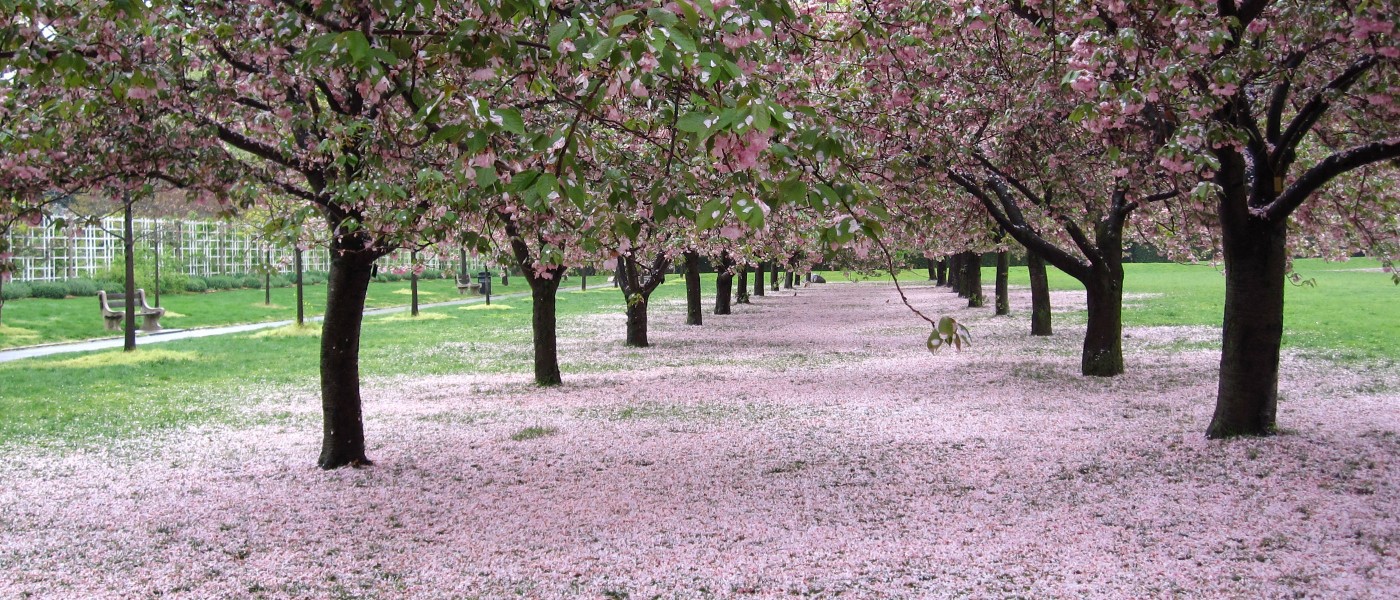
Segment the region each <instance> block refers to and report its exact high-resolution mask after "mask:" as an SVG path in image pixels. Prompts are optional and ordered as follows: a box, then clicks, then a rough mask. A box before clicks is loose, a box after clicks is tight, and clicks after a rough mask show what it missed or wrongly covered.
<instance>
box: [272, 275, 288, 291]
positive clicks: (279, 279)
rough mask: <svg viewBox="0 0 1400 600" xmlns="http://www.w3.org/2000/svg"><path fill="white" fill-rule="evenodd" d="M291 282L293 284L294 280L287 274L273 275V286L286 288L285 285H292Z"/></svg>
mask: <svg viewBox="0 0 1400 600" xmlns="http://www.w3.org/2000/svg"><path fill="white" fill-rule="evenodd" d="M291 284H292V280H291V279H288V278H287V277H285V276H283V275H273V276H272V287H275V288H284V287H287V286H289V285H291Z"/></svg>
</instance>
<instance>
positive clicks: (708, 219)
mask: <svg viewBox="0 0 1400 600" xmlns="http://www.w3.org/2000/svg"><path fill="white" fill-rule="evenodd" d="M727 214H729V203H728V202H725V201H723V200H719V199H715V200H710V201H709V202H706V203H705V204H704V205H703V206H701V207H700V211H699V212H698V213H696V215H695V226H696V227H699V228H700V229H701V230H705V229H711V228H713V227H714V226H715V225H716V224H718V223H719V222H720V221H723V220H724V217H725V216H726V215H727Z"/></svg>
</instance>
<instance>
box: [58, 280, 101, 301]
mask: <svg viewBox="0 0 1400 600" xmlns="http://www.w3.org/2000/svg"><path fill="white" fill-rule="evenodd" d="M63 284H64V285H65V286H67V287H68V295H69V296H75V297H78V298H91V297H93V296H96V295H97V290H99V289H101V288H99V287H97V282H96V281H93V280H91V279H69V280H68V281H65V282H63Z"/></svg>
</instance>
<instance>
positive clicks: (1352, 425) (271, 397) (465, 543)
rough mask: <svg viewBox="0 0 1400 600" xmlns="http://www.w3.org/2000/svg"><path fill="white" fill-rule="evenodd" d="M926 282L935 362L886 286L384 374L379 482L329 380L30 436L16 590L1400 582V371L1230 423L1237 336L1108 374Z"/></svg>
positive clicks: (875, 589) (0, 586) (1, 488)
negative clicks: (1271, 433)
mask: <svg viewBox="0 0 1400 600" xmlns="http://www.w3.org/2000/svg"><path fill="white" fill-rule="evenodd" d="M907 291H908V293H909V295H910V298H911V300H913V301H914V302H915V303H916V305H918V306H919V307H921V309H923V310H925V311H926V312H929V313H930V314H935V315H953V316H956V317H957V318H959V319H961V320H963V321H964V322H966V323H967V324H968V325H969V326H970V327H971V329H972V332H973V335H974V336H975V340H974V346H973V347H972V348H971V349H970V350H967V351H964V352H962V353H953V352H944V353H941V354H937V355H935V354H930V353H929V352H928V351H927V350H925V349H924V338H925V337H926V336H927V333H928V329H927V326H925V325H924V324H923V323H922V322H921V321H919V320H917V319H916V318H914V317H913V316H912V315H911V314H910V313H909V312H908V311H907V310H906V309H904V308H903V307H902V306H901V305H900V303H899V298H898V296H897V295H896V293H895V290H894V288H893V287H892V286H890V285H888V284H829V285H824V286H815V287H812V288H808V289H802V290H799V291H797V292H796V293H795V294H794V293H793V292H791V291H787V292H783V293H781V294H777V295H769V296H765V297H754V298H753V301H754V304H752V305H741V306H739V307H737V310H736V314H733V315H730V316H724V317H720V316H714V315H708V314H707V315H706V316H705V325H704V326H703V327H687V326H685V325H682V324H681V323H682V322H683V314H682V309H683V307H682V306H680V305H679V304H677V303H675V302H669V303H667V302H660V301H658V302H657V303H656V305H655V306H653V307H652V332H651V336H650V337H651V340H652V343H653V344H654V347H652V348H648V349H633V348H627V347H624V346H623V345H622V344H621V341H620V340H621V337H622V330H623V326H624V320H623V316H622V315H621V314H616V315H602V316H596V317H589V318H586V319H574V320H569V321H566V322H564V323H561V332H562V334H563V336H564V339H563V340H562V343H561V357H562V358H563V362H564V369H565V373H566V375H565V378H566V383H565V385H563V386H562V387H559V388H554V389H537V388H535V387H533V386H532V385H530V383H529V379H528V377H526V376H523V375H489V376H486V375H483V376H470V375H460V376H442V377H432V378H413V379H408V378H397V379H379V380H371V381H368V382H366V392H365V396H366V424H367V429H368V437H369V441H370V445H371V449H370V456H371V457H372V458H373V459H374V460H376V461H377V465H376V466H374V467H372V468H367V469H360V470H355V469H344V470H339V471H334V472H322V471H320V470H317V469H316V468H315V467H314V459H315V456H316V453H317V444H318V442H319V437H318V436H319V427H320V425H319V417H318V410H319V402H318V399H317V395H316V393H315V391H314V390H312V389H309V388H308V389H294V390H274V391H273V392H270V393H268V394H266V395H265V396H263V397H259V398H249V399H248V409H247V410H249V411H252V412H256V413H266V414H275V415H283V416H284V417H283V418H279V419H250V422H256V423H261V424H258V425H250V426H238V427H228V426H217V427H215V426H209V427H207V428H203V429H190V430H183V431H178V432H175V433H167V434H162V435H160V436H159V437H146V438H141V439H135V440H130V441H128V442H126V443H120V444H116V445H112V446H107V447H103V448H100V449H82V450H66V451H61V452H60V451H53V450H46V449H43V448H36V447H23V446H21V447H17V448H7V452H8V456H7V460H6V461H4V462H3V463H0V482H3V485H0V597H5V598H19V597H27V596H33V597H44V598H49V597H55V598H57V597H72V598H100V597H112V598H117V597H121V598H141V597H156V596H160V597H184V598H211V597H240V598H241V597H250V598H259V597H268V598H287V597H291V598H303V597H306V598H327V597H352V598H400V597H407V598H470V597H483V598H500V597H526V598H554V597H583V598H622V597H627V598H652V597H661V598H704V597H726V598H727V597H804V596H811V597H838V596H839V597H853V598H877V597H878V598H885V597H996V598H1003V597H1052V596H1053V597H1105V598H1117V597H1164V596H1165V597H1178V596H1179V597H1247V598H1265V597H1267V598H1278V597H1312V596H1316V597H1361V598H1367V597H1372V598H1393V597H1397V596H1400V460H1397V458H1400V391H1397V390H1400V376H1397V375H1396V374H1395V373H1375V372H1368V370H1367V369H1366V368H1365V367H1364V366H1359V365H1349V366H1338V365H1333V364H1329V363H1323V362H1316V361H1312V360H1308V359H1304V358H1301V357H1296V356H1290V357H1288V358H1286V361H1285V362H1286V364H1285V376H1284V380H1283V382H1282V383H1281V389H1282V397H1283V400H1282V402H1281V408H1280V418H1279V422H1280V425H1281V426H1282V427H1284V432H1283V434H1282V435H1279V436H1276V437H1273V438H1268V439H1247V440H1238V441H1232V442H1208V441H1206V440H1205V439H1203V437H1202V432H1203V431H1204V430H1205V427H1206V423H1207V421H1208V420H1209V417H1210V412H1211V408H1212V402H1213V398H1214V391H1215V378H1214V372H1213V370H1214V366H1215V363H1216V361H1217V360H1218V354H1217V353H1216V351H1215V350H1213V344H1214V340H1216V339H1217V337H1218V333H1217V332H1215V331H1213V330H1210V329H1199V328H1129V329H1128V330H1127V332H1126V333H1127V336H1128V338H1127V339H1126V340H1125V348H1126V350H1127V352H1128V374H1126V375H1124V376H1122V377H1118V378H1113V379H1086V378H1082V377H1079V376H1078V375H1077V374H1076V373H1077V369H1078V345H1079V336H1080V335H1081V334H1082V324H1081V325H1079V326H1078V327H1076V319H1079V321H1080V322H1082V316H1080V315H1078V314H1076V313H1072V312H1071V313H1063V312H1062V313H1059V314H1057V317H1056V318H1057V323H1056V326H1057V334H1056V335H1055V336H1054V337H1052V338H1048V339H1047V338H1031V337H1029V336H1028V335H1026V331H1027V330H1028V328H1029V327H1028V323H1027V314H1028V307H1027V306H1026V304H1027V302H1028V301H1027V299H1026V298H1025V297H1024V295H1017V296H1015V297H1014V303H1013V308H1014V309H1016V312H1015V316H1013V317H1009V318H1008V317H1001V318H994V317H991V316H990V312H991V311H990V309H980V310H976V311H970V310H968V309H965V308H960V307H961V305H962V302H963V301H961V300H959V299H958V298H956V297H955V296H953V295H952V294H950V293H948V292H947V291H945V290H942V289H936V288H932V287H927V286H922V287H913V288H908V289H907ZM1136 301H1146V300H1134V299H1129V303H1130V304H1131V303H1132V302H1136ZM1055 302H1056V303H1057V308H1061V309H1072V308H1074V307H1075V306H1076V303H1077V306H1079V307H1082V304H1083V297H1082V294H1080V295H1075V294H1057V295H1056V298H1055ZM1128 310H1132V309H1131V307H1130V308H1129V309H1128ZM467 347H468V346H463V347H462V348H442V349H440V350H439V351H442V352H465V351H467V350H466V348H467ZM474 347H475V348H477V351H480V348H481V346H479V345H478V346H474ZM501 350H502V352H506V351H508V352H509V353H510V354H512V355H519V356H528V352H527V350H526V349H525V348H509V349H501Z"/></svg>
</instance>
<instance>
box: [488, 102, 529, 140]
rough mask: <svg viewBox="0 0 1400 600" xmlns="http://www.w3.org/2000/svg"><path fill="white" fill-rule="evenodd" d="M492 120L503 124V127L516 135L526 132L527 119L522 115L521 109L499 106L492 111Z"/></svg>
mask: <svg viewBox="0 0 1400 600" xmlns="http://www.w3.org/2000/svg"><path fill="white" fill-rule="evenodd" d="M491 121H492V122H493V123H496V124H497V125H500V126H501V129H504V130H506V131H509V132H511V133H514V134H516V135H524V134H525V120H524V119H522V118H521V117H520V111H518V110H515V109H513V108H497V109H495V110H492V111H491Z"/></svg>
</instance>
